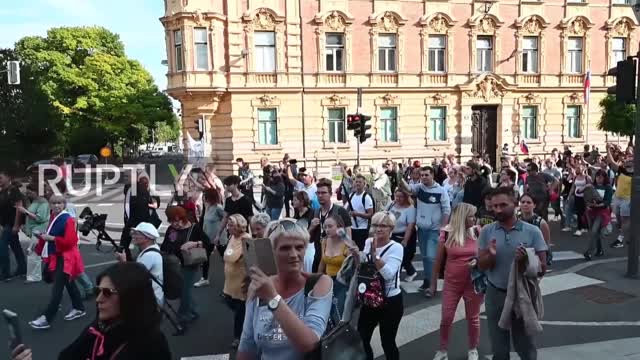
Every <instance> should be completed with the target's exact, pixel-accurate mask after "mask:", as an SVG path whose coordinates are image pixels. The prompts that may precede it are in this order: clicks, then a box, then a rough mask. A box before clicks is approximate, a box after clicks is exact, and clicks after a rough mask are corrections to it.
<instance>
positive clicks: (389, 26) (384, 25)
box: [378, 11, 400, 32]
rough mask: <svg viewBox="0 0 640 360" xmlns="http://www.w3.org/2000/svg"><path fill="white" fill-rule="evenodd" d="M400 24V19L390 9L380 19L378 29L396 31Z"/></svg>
mask: <svg viewBox="0 0 640 360" xmlns="http://www.w3.org/2000/svg"><path fill="white" fill-rule="evenodd" d="M399 26H400V23H399V22H398V19H396V17H395V16H393V14H392V13H390V12H388V11H387V12H386V13H384V15H383V16H382V17H381V18H380V20H378V29H379V30H380V31H383V32H396V31H397V30H398V27H399Z"/></svg>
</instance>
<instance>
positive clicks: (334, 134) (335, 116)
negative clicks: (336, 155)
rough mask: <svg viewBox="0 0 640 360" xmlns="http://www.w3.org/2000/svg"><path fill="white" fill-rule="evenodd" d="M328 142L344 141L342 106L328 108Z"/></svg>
mask: <svg viewBox="0 0 640 360" xmlns="http://www.w3.org/2000/svg"><path fill="white" fill-rule="evenodd" d="M328 112H329V114H328V115H329V117H328V120H327V121H328V122H329V124H328V125H329V142H330V143H340V144H342V143H345V142H346V140H345V138H346V134H345V126H344V113H345V111H344V108H334V109H329V111H328Z"/></svg>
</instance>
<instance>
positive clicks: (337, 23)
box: [324, 11, 347, 31]
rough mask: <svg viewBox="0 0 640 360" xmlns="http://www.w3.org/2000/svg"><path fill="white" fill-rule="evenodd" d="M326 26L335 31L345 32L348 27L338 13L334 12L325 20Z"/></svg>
mask: <svg viewBox="0 0 640 360" xmlns="http://www.w3.org/2000/svg"><path fill="white" fill-rule="evenodd" d="M324 23H325V25H326V26H327V27H328V28H329V29H331V30H334V31H343V30H344V28H345V27H346V26H347V25H346V23H345V21H344V19H343V18H342V16H340V14H338V12H337V11H334V12H332V13H331V14H330V15H329V16H327V18H326V20H325V22H324Z"/></svg>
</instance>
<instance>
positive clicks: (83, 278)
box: [75, 272, 93, 298]
mask: <svg viewBox="0 0 640 360" xmlns="http://www.w3.org/2000/svg"><path fill="white" fill-rule="evenodd" d="M75 281H76V285H77V286H78V290H80V294H81V296H82V297H83V298H86V297H89V296H90V295H92V292H93V282H92V281H91V279H90V278H89V276H88V275H87V273H86V272H83V273H82V274H80V276H78V278H77V279H76V280H75Z"/></svg>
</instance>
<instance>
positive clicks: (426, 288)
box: [418, 283, 429, 291]
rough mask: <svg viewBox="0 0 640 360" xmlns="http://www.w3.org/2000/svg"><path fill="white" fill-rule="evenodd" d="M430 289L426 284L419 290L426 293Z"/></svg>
mask: <svg viewBox="0 0 640 360" xmlns="http://www.w3.org/2000/svg"><path fill="white" fill-rule="evenodd" d="M428 289H429V285H428V284H425V283H422V285H420V287H419V288H418V290H420V291H426V290H428Z"/></svg>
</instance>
